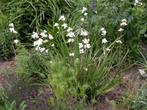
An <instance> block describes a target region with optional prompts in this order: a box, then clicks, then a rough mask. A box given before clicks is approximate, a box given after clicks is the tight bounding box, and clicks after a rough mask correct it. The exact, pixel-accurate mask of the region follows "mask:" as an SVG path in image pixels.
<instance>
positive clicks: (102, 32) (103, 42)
mask: <svg viewBox="0 0 147 110" xmlns="http://www.w3.org/2000/svg"><path fill="white" fill-rule="evenodd" d="M100 32H101V36H103V37H104V38H103V39H102V44H106V43H107V42H108V41H107V39H106V34H107V31H106V29H105V28H104V27H102V28H101V29H100Z"/></svg>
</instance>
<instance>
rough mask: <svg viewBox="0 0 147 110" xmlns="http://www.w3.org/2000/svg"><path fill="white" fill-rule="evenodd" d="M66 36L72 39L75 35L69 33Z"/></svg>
mask: <svg viewBox="0 0 147 110" xmlns="http://www.w3.org/2000/svg"><path fill="white" fill-rule="evenodd" d="M66 36H68V37H70V38H72V37H75V33H74V32H69V33H68V34H67V35H66Z"/></svg>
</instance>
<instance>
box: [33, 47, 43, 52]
mask: <svg viewBox="0 0 147 110" xmlns="http://www.w3.org/2000/svg"><path fill="white" fill-rule="evenodd" d="M35 50H36V51H39V52H41V53H42V52H43V51H45V48H41V47H39V46H37V47H36V48H35Z"/></svg>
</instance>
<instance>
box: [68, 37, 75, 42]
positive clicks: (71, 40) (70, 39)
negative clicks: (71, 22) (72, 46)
mask: <svg viewBox="0 0 147 110" xmlns="http://www.w3.org/2000/svg"><path fill="white" fill-rule="evenodd" d="M74 41H75V40H74V39H72V38H69V39H68V40H67V43H71V42H74Z"/></svg>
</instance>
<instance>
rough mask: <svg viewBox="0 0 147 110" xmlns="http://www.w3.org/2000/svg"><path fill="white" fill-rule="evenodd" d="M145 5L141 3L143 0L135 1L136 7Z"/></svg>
mask: <svg viewBox="0 0 147 110" xmlns="http://www.w3.org/2000/svg"><path fill="white" fill-rule="evenodd" d="M142 4H143V3H142V2H141V0H135V2H134V5H135V6H136V5H140V6H141V5H142Z"/></svg>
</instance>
